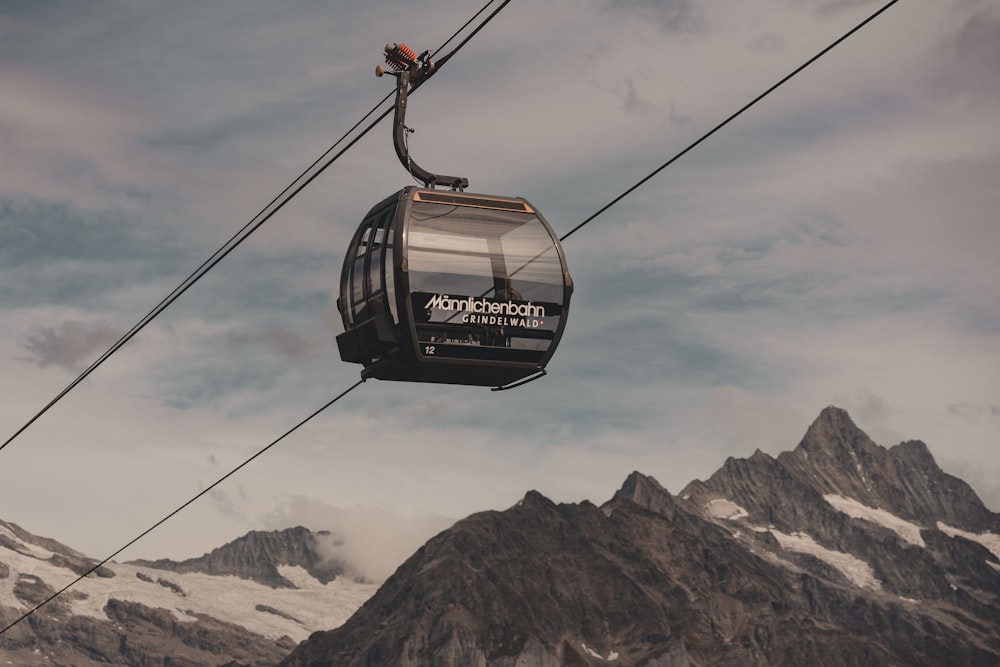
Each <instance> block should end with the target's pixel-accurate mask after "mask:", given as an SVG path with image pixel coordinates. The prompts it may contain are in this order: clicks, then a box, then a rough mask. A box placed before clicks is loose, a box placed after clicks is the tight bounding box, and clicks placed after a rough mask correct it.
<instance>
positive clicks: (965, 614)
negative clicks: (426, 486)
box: [281, 407, 1000, 667]
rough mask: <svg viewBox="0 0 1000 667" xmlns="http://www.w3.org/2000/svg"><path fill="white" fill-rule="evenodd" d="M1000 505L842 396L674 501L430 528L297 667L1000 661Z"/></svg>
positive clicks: (533, 507) (647, 481) (543, 509)
mask: <svg viewBox="0 0 1000 667" xmlns="http://www.w3.org/2000/svg"><path fill="white" fill-rule="evenodd" d="M998 619H1000V515H998V514H995V513H993V512H991V511H990V510H989V509H987V508H986V507H985V506H984V505H983V504H982V502H981V501H980V500H979V498H978V497H977V496H976V494H975V493H974V492H973V491H972V489H971V488H970V487H969V486H968V485H967V484H965V483H964V482H962V481H961V480H959V479H957V478H955V477H952V476H951V475H948V474H946V473H944V472H943V471H942V470H941V469H940V468H939V467H938V466H937V464H936V463H935V461H934V459H933V457H932V456H931V454H930V452H929V451H928V449H927V447H926V445H924V444H923V443H921V442H917V441H913V442H906V443H902V444H900V445H898V446H896V447H892V448H891V449H885V448H883V447H881V446H879V445H877V444H875V443H874V442H872V441H871V439H870V438H868V436H867V435H865V433H864V432H863V431H861V430H860V429H859V428H858V427H857V426H855V424H854V423H853V422H852V421H851V419H850V417H849V416H848V414H847V413H846V412H845V411H843V410H840V409H838V408H835V407H829V408H827V409H825V410H823V412H822V413H821V414H820V416H819V417H818V418H817V420H816V421H815V422H814V423H813V424H812V426H810V427H809V429H808V431H807V433H806V434H805V437H804V438H803V439H802V441H801V442H800V443H799V445H798V447H796V448H795V449H794V450H793V451H791V452H785V453H783V454H781V455H780V456H778V457H777V458H773V457H771V456H768V455H767V454H765V453H763V452H760V451H757V452H756V453H754V454H753V455H752V456H751V457H750V458H748V459H733V458H731V459H729V460H727V461H726V462H725V465H723V467H722V468H721V469H720V470H719V471H718V472H717V473H715V474H714V475H713V476H712V477H710V478H709V479H708V480H707V481H704V482H702V481H695V482H692V483H691V484H689V485H688V486H687V487H686V488H685V489H684V490H683V491H682V492H681V493H680V494H679V495H676V496H675V495H673V494H671V493H669V492H668V491H667V490H666V489H664V488H663V487H662V486H661V485H660V484H658V483H657V482H656V480H654V479H653V478H651V477H648V476H645V475H642V474H639V473H633V474H632V475H630V476H629V477H628V479H626V480H625V483H624V484H623V485H622V487H621V489H619V490H618V492H617V493H615V495H614V497H613V498H612V499H611V500H609V501H608V502H606V503H604V504H603V505H602V506H600V507H598V506H595V505H593V504H592V503H589V502H582V503H579V504H555V503H553V502H551V501H550V500H548V499H546V498H545V497H544V496H542V495H541V494H539V493H537V492H534V491H532V492H529V493H528V494H527V495H526V496H525V497H524V498H523V500H521V501H520V502H519V503H518V504H517V505H516V506H515V507H512V508H510V509H509V510H506V511H503V512H483V513H480V514H475V515H472V516H470V517H468V518H466V519H464V520H463V521H460V522H458V523H457V524H455V525H454V526H453V527H452V528H451V529H449V530H447V531H444V532H443V533H441V534H439V535H438V536H437V537H435V538H433V539H431V540H430V541H429V542H427V544H425V545H424V546H423V547H422V548H421V549H420V550H419V551H417V552H416V553H415V554H414V555H413V556H412V557H411V558H410V559H408V560H407V561H406V562H405V563H404V564H403V565H402V566H400V568H399V569H398V570H397V571H396V573H395V574H394V575H393V576H392V577H390V578H389V579H388V580H387V581H386V582H385V584H384V585H383V586H382V587H381V588H380V589H379V591H378V592H377V593H376V594H375V595H374V596H373V597H372V598H371V599H369V600H368V602H366V603H365V604H364V605H363V606H362V607H361V609H360V610H358V612H357V613H355V614H354V616H352V617H351V618H350V619H349V620H348V621H347V622H346V623H344V624H343V625H342V626H340V627H339V628H336V629H333V630H328V631H325V632H318V633H316V634H314V635H312V636H311V637H310V638H309V639H308V640H306V641H305V642H303V643H302V644H300V645H299V646H298V648H296V649H295V650H294V651H293V652H292V653H291V655H289V656H288V657H287V658H286V659H285V660H284V661H283V662H281V666H282V667H319V666H321V665H322V666H329V665H335V666H337V667H354V666H375V665H399V666H402V667H417V666H423V665H442V666H449V665H454V666H464V665H479V666H480V667H514V666H515V665H531V666H533V667H597V666H599V665H600V666H605V665H614V666H615V667H683V666H688V665H690V666H694V665H698V666H702V665H720V666H728V665H733V666H736V665H739V666H744V665H831V666H832V665H836V666H837V667H841V666H843V665H984V666H986V665H988V666H991V667H996V666H997V665H1000V622H998Z"/></svg>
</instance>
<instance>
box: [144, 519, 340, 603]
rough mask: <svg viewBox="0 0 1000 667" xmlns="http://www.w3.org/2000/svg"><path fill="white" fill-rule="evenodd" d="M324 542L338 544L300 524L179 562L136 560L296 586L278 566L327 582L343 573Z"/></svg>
mask: <svg viewBox="0 0 1000 667" xmlns="http://www.w3.org/2000/svg"><path fill="white" fill-rule="evenodd" d="M322 542H327V543H328V544H331V545H339V544H342V542H339V541H337V540H335V539H334V538H333V536H332V534H331V533H329V532H328V531H320V532H318V533H313V532H312V531H311V530H309V529H308V528H304V527H302V526H298V527H296V528H289V529H287V530H282V531H270V532H266V531H257V530H254V531H250V532H249V533H247V534H246V535H244V536H243V537H240V538H238V539H236V540H233V541H232V542H230V543H229V544H226V545H224V546H221V547H219V548H218V549H215V550H213V551H211V552H209V553H207V554H205V555H204V556H201V557H199V558H190V559H188V560H184V561H180V562H176V561H172V560H167V559H162V560H155V561H146V560H136V561H131V563H132V564H133V565H141V566H144V567H150V568H154V569H157V570H169V571H171V572H178V573H184V572H202V573H205V574H214V575H222V576H224V575H232V576H236V577H242V578H243V579H250V580H251V581H256V582H258V583H261V584H264V585H265V586H270V587H271V588H296V586H295V584H294V583H293V582H291V581H289V580H288V579H286V578H285V577H283V576H282V575H281V573H280V572H279V571H278V567H279V566H293V567H301V568H302V569H304V570H305V571H306V572H308V573H309V574H310V575H311V576H312V577H313V578H314V579H316V580H317V581H319V582H320V583H323V584H326V583H329V582H331V581H333V580H334V579H336V578H337V577H338V576H340V575H343V574H344V570H345V568H344V564H343V563H340V562H338V561H335V560H330V559H329V558H326V557H325V556H324V555H323V553H324V551H326V550H325V549H324V548H323V545H322V544H321V543H322Z"/></svg>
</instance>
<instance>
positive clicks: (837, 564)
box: [769, 528, 882, 591]
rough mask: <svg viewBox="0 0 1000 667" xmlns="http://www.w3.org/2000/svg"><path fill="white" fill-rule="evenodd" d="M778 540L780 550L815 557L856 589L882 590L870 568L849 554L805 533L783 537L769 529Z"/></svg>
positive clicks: (778, 532) (777, 531) (776, 531)
mask: <svg viewBox="0 0 1000 667" xmlns="http://www.w3.org/2000/svg"><path fill="white" fill-rule="evenodd" d="M769 532H770V533H771V534H772V535H774V537H775V538H777V540H778V544H780V545H781V548H782V549H787V550H788V551H794V552H796V553H800V554H808V555H810V556H815V557H816V558H818V559H820V560H821V561H823V562H825V563H827V564H829V565H832V566H833V567H834V568H836V569H837V570H838V571H839V572H840V573H841V574H843V575H844V576H845V577H847V578H848V579H850V580H851V581H852V582H853V583H854V585H855V586H857V587H858V588H870V589H872V590H874V591H879V590H882V585H881V584H880V583H879V581H878V579H876V578H875V573H874V572H872V568H871V566H870V565H869V564H868V563H866V562H864V561H863V560H861V559H860V558H857V557H855V556H852V555H851V554H849V553H844V552H843V551H834V550H833V549H828V548H826V547H824V546H822V545H820V544H817V543H816V541H815V540H814V539H813V538H811V537H809V535H807V534H805V533H799V532H797V533H793V534H792V535H785V534H784V533H783V532H781V531H780V530H775V529H773V528H772V529H770V531H769Z"/></svg>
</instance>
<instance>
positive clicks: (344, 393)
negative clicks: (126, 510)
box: [0, 380, 364, 635]
mask: <svg viewBox="0 0 1000 667" xmlns="http://www.w3.org/2000/svg"><path fill="white" fill-rule="evenodd" d="M363 382H364V380H358V381H357V382H355V383H354V384H353V385H351V386H350V387H348V388H347V389H345V390H344V391H342V392H341V393H339V394H338V395H337V396H336V397H334V398H333V399H331V400H330V401H328V402H327V404H326V405H324V406H323V407H321V408H320V409H318V410H316V411H315V412H313V413H312V414H311V415H309V416H308V417H306V418H305V419H303V420H302V421H300V422H299V423H298V424H296V425H295V426H293V427H292V428H290V429H288V430H287V431H285V432H284V433H283V434H282V435H281V436H279V437H278V438H276V439H275V440H273V441H271V443H270V444H268V445H267V446H265V447H263V448H262V449H260V450H259V451H258V452H257V453H256V454H254V455H253V456H251V457H250V458H248V459H247V460H245V461H244V462H243V463H241V464H239V465H238V466H236V467H235V468H233V469H232V470H230V471H229V472H227V473H226V474H225V475H223V476H222V477H220V478H219V479H217V480H216V481H215V482H213V483H212V484H210V485H209V486H207V487H206V488H205V489H203V490H202V491H201V492H199V493H198V494H197V495H196V496H194V497H193V498H191V499H190V500H188V501H187V502H186V503H184V504H183V505H181V506H180V507H178V508H177V509H175V510H174V511H173V512H171V513H170V514H168V515H166V516H165V517H163V518H162V519H160V520H159V521H157V522H156V523H154V524H153V525H152V526H150V527H149V528H147V529H146V530H144V531H143V532H142V533H140V534H139V535H137V536H136V537H134V538H133V539H132V540H131V541H129V542H128V544H126V545H125V546H123V547H121V548H120V549H118V551H116V552H114V553H113V554H111V555H110V556H108V557H107V558H105V559H104V560H102V561H101V562H100V563H97V564H96V565H94V566H93V567H91V568H90V569H89V570H87V571H86V572H84V573H83V574H81V575H80V576H78V577H77V578H76V579H74V580H73V581H71V582H69V583H68V584H66V585H65V586H63V587H62V588H60V589H59V590H58V591H56V592H55V593H53V594H52V595H50V596H49V597H47V598H46V599H44V600H42V601H41V602H39V603H38V604H37V605H35V606H34V607H33V608H32V609H31V610H29V611H27V612H25V613H24V614H22V615H21V616H20V617H19V618H18V619H17V620H16V621H14V622H13V623H11V624H9V625H8V626H7V627H5V628H3V629H2V630H0V635H3V634H4V633H5V632H7V631H8V630H10V629H11V628H13V627H14V626H15V625H17V624H18V623H20V622H21V621H23V620H24V619H26V618H28V617H29V616H31V615H32V614H34V613H35V612H36V611H38V610H39V609H41V608H42V607H44V606H45V605H47V604H48V603H49V602H52V601H53V600H55V599H56V598H57V597H59V596H60V595H62V594H63V593H65V592H66V591H68V590H69V589H70V588H72V587H73V586H75V585H76V584H78V583H79V582H80V581H82V580H83V579H86V578H87V577H88V576H90V575H91V574H93V573H94V572H97V570H98V569H100V568H102V567H104V566H105V565H107V564H108V563H109V562H110V561H111V559H112V558H114V557H115V556H117V555H118V554H120V553H121V552H123V551H125V550H126V549H128V548H129V547H130V546H132V545H133V544H135V543H136V542H138V541H139V540H141V539H142V538H144V537H145V536H146V535H149V534H150V533H151V532H153V531H154V530H156V529H157V528H159V527H160V526H162V525H163V524H164V523H166V522H167V521H169V520H170V519H172V518H173V517H174V516H175V515H177V514H178V513H180V512H181V511H183V510H184V509H185V508H186V507H187V506H188V505H190V504H192V503H193V502H195V501H196V500H198V499H199V498H201V497H202V496H204V495H205V494H206V493H208V492H209V491H211V490H212V489H214V488H215V487H217V486H218V485H219V484H222V482H224V481H226V480H227V479H229V478H230V477H232V476H233V475H235V474H236V473H237V472H239V471H240V470H242V469H243V468H244V467H245V466H247V465H249V463H250V462H251V461H253V460H254V459H256V458H257V457H258V456H260V455H261V454H263V453H264V452H266V451H267V450H269V449H271V448H272V447H274V446H275V445H276V444H278V443H279V442H281V441H282V440H284V439H285V438H287V437H288V436H290V435H291V434H292V433H294V432H295V431H297V430H299V429H300V428H301V427H302V426H305V424H306V423H308V422H309V421H311V420H312V419H313V417H316V416H317V415H318V414H319V413H321V412H323V411H324V410H326V409H327V408H328V407H330V406H331V405H333V404H334V403H336V402H337V401H339V400H340V399H342V398H343V397H344V396H347V395H348V394H349V393H351V392H352V391H354V390H355V389H357V388H358V387H359V386H361V384H362V383H363Z"/></svg>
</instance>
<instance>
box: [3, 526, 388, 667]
mask: <svg viewBox="0 0 1000 667" xmlns="http://www.w3.org/2000/svg"><path fill="white" fill-rule="evenodd" d="M321 537H322V535H317V534H313V533H310V532H309V531H308V530H306V529H304V528H294V529H289V530H287V531H281V532H275V533H252V534H250V535H248V536H245V537H243V538H240V539H238V540H236V541H234V542H232V543H230V544H229V545H226V546H225V547H221V548H220V549H217V550H215V551H213V552H212V553H211V554H206V556H204V557H202V558H201V559H191V561H185V562H184V563H183V564H174V565H177V566H178V567H176V568H175V569H174V570H171V569H165V568H156V567H154V566H152V565H144V564H134V563H126V564H118V563H111V564H109V565H107V566H105V567H102V568H100V569H99V570H98V571H97V572H96V573H95V574H96V576H94V575H92V576H90V577H87V578H85V579H84V580H82V581H80V582H79V583H78V584H76V585H75V586H74V587H73V588H72V589H70V590H69V591H68V592H67V593H65V594H64V595H62V596H60V597H59V598H57V599H56V600H54V601H53V602H52V603H49V604H48V605H46V606H45V607H43V608H42V609H40V610H39V611H38V612H36V613H35V614H34V615H32V616H30V617H29V618H28V619H26V620H25V621H23V622H21V623H19V624H18V625H17V626H15V627H13V628H12V629H11V630H9V631H8V632H6V633H5V634H4V635H3V636H2V637H0V664H16V665H36V664H37V665H51V664H57V665H73V666H74V667H89V666H90V665H98V664H109V663H111V664H116V665H153V664H171V665H187V666H190V667H193V666H195V665H206V666H207V665H212V666H213V667H214V666H216V665H220V664H223V663H226V662H231V661H234V660H235V661H237V662H239V663H240V664H243V665H260V666H261V667H263V666H265V665H268V666H270V665H274V664H275V663H276V662H278V661H279V660H280V659H281V658H282V657H283V656H285V655H287V653H288V652H289V651H290V650H291V649H292V648H293V647H294V646H295V644H296V642H297V641H301V640H302V639H304V638H305V637H307V636H308V635H309V633H310V632H312V631H314V630H317V629H319V628H326V627H331V625H337V624H339V623H341V622H343V621H344V620H345V619H346V618H347V617H349V616H350V614H351V613H352V612H353V611H354V610H355V609H357V608H358V606H360V604H361V603H362V602H363V601H364V600H365V599H366V598H367V597H369V596H370V595H371V593H372V592H373V590H374V588H375V587H374V586H372V585H370V584H360V583H357V582H354V581H351V580H348V579H345V578H343V577H337V578H336V579H332V577H330V576H328V575H330V570H329V569H325V568H329V567H333V566H327V565H325V564H324V563H323V561H322V559H321V558H320V557H319V556H318V555H317V554H312V555H309V554H308V552H309V550H310V549H311V548H312V547H313V546H314V545H315V543H316V542H315V541H316V540H317V539H318V538H321ZM276 545H282V546H283V547H284V548H277V546H276ZM264 546H267V547H268V548H264ZM227 560H228V561H231V562H230V563H229V566H230V570H231V571H233V570H240V569H241V568H242V570H243V571H241V572H239V573H240V574H243V575H244V578H240V577H239V576H235V574H222V573H221V571H222V570H223V569H225V567H226V565H227ZM162 562H163V563H166V564H170V563H171V562H170V561H162ZM94 563H95V561H93V560H92V559H89V558H87V557H86V556H84V555H83V554H81V553H79V552H77V551H75V550H73V549H70V548H69V547H66V546H65V545H62V544H60V543H58V542H56V541H54V540H50V539H46V538H40V537H37V536H35V535H32V534H31V533H29V532H28V531H25V530H23V529H22V528H20V527H18V526H17V525H15V524H11V523H7V522H3V521H0V627H6V626H7V624H9V623H11V622H13V621H14V620H16V619H17V618H18V617H20V616H21V615H22V614H23V613H24V612H26V611H28V610H29V609H30V608H32V607H34V606H35V605H37V604H39V603H40V602H42V601H43V600H45V599H46V598H47V597H49V596H50V595H52V593H53V592H54V591H56V590H59V589H60V588H62V587H63V586H64V585H66V584H67V583H69V582H70V581H72V580H73V579H75V578H76V577H77V576H78V575H79V574H82V573H83V572H85V571H87V570H88V569H90V567H92V566H93V564H94ZM304 563H305V564H309V566H310V569H311V570H312V571H313V572H316V573H319V574H320V575H321V576H323V577H324V579H325V580H321V579H320V578H319V577H317V576H314V575H313V574H310V571H309V569H307V568H306V566H305V565H304ZM199 565H201V566H203V568H202V569H201V570H200V571H199V569H198V566H199ZM180 570H182V571H180ZM213 570H214V571H215V573H213ZM270 573H274V575H275V576H272V575H271V574H270ZM265 575H266V576H265ZM269 576H272V579H276V580H278V581H280V582H281V583H280V587H275V586H272V585H270V582H266V583H260V580H261V579H267V578H268V577H269ZM254 579H256V581H255V580H254ZM331 579H332V580H331Z"/></svg>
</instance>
